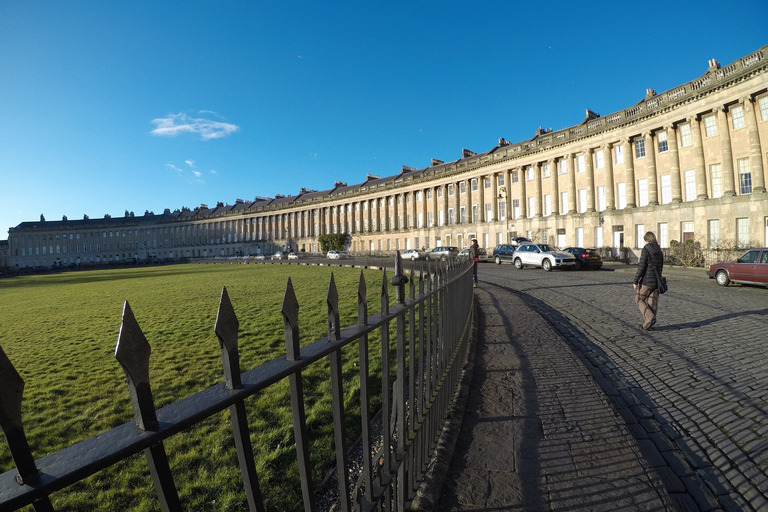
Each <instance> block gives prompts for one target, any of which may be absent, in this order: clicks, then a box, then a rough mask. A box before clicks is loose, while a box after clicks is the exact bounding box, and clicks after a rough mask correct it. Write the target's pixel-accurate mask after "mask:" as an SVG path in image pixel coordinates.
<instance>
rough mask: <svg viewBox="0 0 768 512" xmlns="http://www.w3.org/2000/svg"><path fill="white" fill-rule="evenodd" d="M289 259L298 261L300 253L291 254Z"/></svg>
mask: <svg viewBox="0 0 768 512" xmlns="http://www.w3.org/2000/svg"><path fill="white" fill-rule="evenodd" d="M288 259H289V260H297V259H299V253H297V252H289V253H288Z"/></svg>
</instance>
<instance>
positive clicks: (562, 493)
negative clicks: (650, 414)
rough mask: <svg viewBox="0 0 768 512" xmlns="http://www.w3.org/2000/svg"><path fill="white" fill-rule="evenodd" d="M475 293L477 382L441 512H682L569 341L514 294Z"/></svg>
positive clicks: (491, 289) (499, 290)
mask: <svg viewBox="0 0 768 512" xmlns="http://www.w3.org/2000/svg"><path fill="white" fill-rule="evenodd" d="M475 293H476V305H477V306H478V322H477V323H478V328H477V334H476V339H475V343H476V348H475V351H476V355H475V358H474V362H475V364H474V371H473V375H472V377H473V378H472V384H471V386H470V387H469V391H468V395H467V402H466V409H465V411H464V416H463V420H461V419H460V418H457V419H458V421H460V422H461V428H460V430H459V434H458V439H457V441H456V448H455V451H454V452H453V457H452V458H451V461H450V465H449V467H448V470H447V475H446V478H445V485H444V486H443V487H442V492H441V493H440V502H439V503H438V505H437V507H435V508H434V510H437V511H441V512H445V511H454V510H475V511H487V512H490V511H498V510H519V511H525V512H535V511H554V510H559V511H566V510H569V511H570V510H588V511H605V512H614V511H640V510H642V511H648V510H653V511H665V510H670V511H672V510H675V506H674V502H672V501H671V499H670V497H669V496H668V494H667V492H666V491H665V489H664V487H663V484H662V481H661V479H660V478H659V476H658V474H657V473H656V472H655V471H654V470H653V469H652V468H651V466H650V463H649V462H648V461H647V460H646V459H645V458H644V457H643V456H642V455H641V453H640V450H639V447H638V445H637V443H636V442H635V441H634V439H633V438H632V434H631V433H630V431H629V429H628V428H627V426H626V424H625V422H624V420H623V419H622V418H621V416H619V415H618V414H617V413H616V411H615V410H614V409H613V408H612V406H611V403H610V402H609V401H608V399H607V398H606V395H605V394H604V393H603V392H602V391H601V390H600V388H599V387H598V386H597V384H596V382H595V379H594V378H593V377H592V376H591V375H590V374H589V372H588V371H587V369H586V368H585V366H584V365H583V364H582V363H581V362H580V361H579V359H578V357H577V355H576V353H575V352H574V351H573V350H572V349H571V348H570V347H569V346H568V343H567V341H566V340H565V339H564V338H563V337H562V336H561V335H559V334H558V333H557V332H556V330H555V329H554V327H553V326H552V325H550V324H549V323H548V322H547V321H546V320H544V319H543V318H542V317H541V315H539V314H538V313H537V312H536V311H534V309H533V308H531V307H529V306H527V305H526V304H525V302H524V299H523V298H521V297H520V296H518V295H517V294H515V293H514V292H512V291H510V290H507V289H504V288H500V287H491V286H487V285H483V286H481V287H480V288H478V289H476V290H475ZM454 421H455V420H454Z"/></svg>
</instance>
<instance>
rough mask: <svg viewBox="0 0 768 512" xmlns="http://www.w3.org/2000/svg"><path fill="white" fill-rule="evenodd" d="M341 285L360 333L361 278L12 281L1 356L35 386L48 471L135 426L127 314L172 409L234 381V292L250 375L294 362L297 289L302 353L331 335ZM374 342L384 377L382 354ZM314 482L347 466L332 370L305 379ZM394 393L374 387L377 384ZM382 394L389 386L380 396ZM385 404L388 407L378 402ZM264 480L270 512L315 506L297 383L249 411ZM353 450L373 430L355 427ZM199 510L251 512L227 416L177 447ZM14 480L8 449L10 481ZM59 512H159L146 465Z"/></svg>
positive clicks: (178, 273) (65, 277) (352, 370)
mask: <svg viewBox="0 0 768 512" xmlns="http://www.w3.org/2000/svg"><path fill="white" fill-rule="evenodd" d="M331 272H333V273H334V277H335V280H336V285H337V288H338V292H339V298H340V311H341V325H342V326H347V325H350V324H352V323H354V322H355V321H356V315H357V305H356V304H357V286H358V279H359V276H360V270H357V269H346V268H340V267H334V268H329V267H308V266H296V265H194V264H189V265H177V266H165V267H149V268H131V269H110V270H93V271H86V272H69V273H61V274H50V275H40V276H23V277H18V278H15V279H4V280H1V281H0V346H2V348H3V350H4V351H5V353H6V354H7V355H8V357H9V358H10V360H11V362H12V363H13V364H14V365H15V367H16V369H17V370H18V372H19V373H20V374H21V376H22V378H23V379H24V381H25V394H24V397H25V398H24V403H23V418H24V424H25V429H26V433H27V436H28V438H29V441H30V445H31V446H32V450H33V454H34V456H35V457H36V458H39V457H42V456H43V455H46V454H49V453H52V452H55V451H57V450H60V449H61V448H64V447H66V446H69V445H71V444H73V443H75V442H77V441H81V440H83V439H87V438H89V437H91V436H94V435H96V434H98V433H100V432H103V431H105V430H108V429H110V428H112V427H115V426H117V425H120V424H122V423H125V422H129V421H132V420H133V412H132V409H131V405H130V399H129V395H128V392H127V386H126V382H125V376H124V373H123V370H122V368H121V367H120V365H119V363H117V361H116V360H115V358H114V349H115V343H116V341H117V335H118V329H119V327H120V322H121V313H122V307H123V301H126V300H127V301H128V302H129V303H130V305H131V308H132V309H133V312H134V315H135V317H136V319H137V321H138V323H139V325H140V326H141V328H142V330H143V332H144V334H145V335H146V337H147V340H148V341H149V343H150V345H151V346H152V356H151V359H150V378H151V384H152V392H153V395H154V398H155V403H156V406H157V407H158V408H160V407H163V406H165V405H168V404H170V403H173V402H175V401H177V400H179V399H180V398H183V397H185V396H188V395H191V394H193V393H195V392H198V391H200V390H203V389H205V388H207V387H209V386H211V385H213V384H216V383H219V382H221V381H223V374H222V365H221V359H220V350H219V344H218V340H217V338H216V335H215V333H214V324H215V320H216V313H217V310H218V304H219V298H220V295H221V290H222V287H223V286H226V288H227V291H228V293H229V297H230V300H231V302H232V305H233V307H234V309H235V313H236V314H237V317H238V319H239V321H240V337H239V345H240V362H241V368H242V369H243V370H248V369H250V368H253V367H255V366H257V365H259V364H261V363H263V362H265V361H268V360H271V359H273V358H275V357H278V356H280V355H284V354H285V340H284V336H285V333H284V328H283V320H282V315H281V313H280V307H281V304H282V300H283V294H284V292H285V286H286V283H287V280H288V277H289V276H290V278H291V280H292V282H293V285H294V289H295V292H296V296H297V299H298V301H299V306H300V310H299V313H300V333H301V344H302V345H305V344H308V343H311V342H312V341H314V340H315V339H317V338H320V337H322V336H324V335H325V334H326V329H327V328H326V302H325V298H326V293H327V290H328V282H329V279H330V274H331ZM364 275H365V279H366V283H367V287H368V299H369V307H370V314H373V313H375V312H377V311H378V309H379V293H380V290H381V278H382V277H381V276H382V273H381V272H380V271H364ZM377 341H378V337H377V339H376V340H372V341H371V349H370V351H371V366H372V369H371V371H372V373H373V372H377V373H378V372H379V371H380V366H379V358H378V357H376V354H378V353H380V346H379V345H377ZM356 356H357V345H356V344H353V346H351V347H349V349H348V350H347V354H346V357H345V364H344V376H345V379H346V380H347V382H348V385H347V386H346V387H345V390H346V398H347V402H348V404H347V405H348V413H349V414H350V415H354V414H358V415H359V407H358V403H357V400H358V397H359V394H358V393H359V382H358V380H357V367H356V366H355V365H354V364H353V363H354V361H355V360H356ZM304 379H305V386H304V389H305V393H306V403H307V404H308V409H307V421H308V424H309V431H310V442H311V448H310V451H311V455H312V463H313V467H314V474H313V482H314V484H317V483H319V481H320V479H321V478H322V476H323V474H324V473H325V470H326V469H327V468H328V467H329V465H331V464H333V451H332V450H333V441H332V439H333V424H332V413H331V404H330V381H329V377H328V364H327V361H323V362H322V363H318V364H315V365H313V366H311V367H310V368H309V369H308V370H307V371H306V372H305V373H304ZM377 381H378V382H380V380H379V379H374V381H373V382H374V384H375V383H376V382H377ZM375 390H376V392H377V393H378V392H379V391H378V387H377V388H375ZM372 398H373V400H374V401H375V402H378V397H375V396H374V397H372ZM247 409H248V416H249V420H250V426H251V439H252V442H253V445H254V450H255V452H256V459H257V470H258V472H259V479H260V483H261V487H262V490H263V492H264V494H265V498H266V502H267V508H268V510H294V509H297V508H300V507H301V494H300V487H299V482H298V479H297V466H296V463H295V448H294V441H293V428H292V424H291V416H290V406H289V394H288V384H287V381H283V382H280V383H279V384H277V385H275V386H272V387H271V388H270V389H269V390H267V391H265V392H263V393H261V394H258V395H256V396H255V397H253V398H252V399H250V400H248V402H247ZM348 425H349V432H348V441H349V442H352V441H354V439H355V438H356V437H357V435H359V426H356V425H354V422H348ZM165 446H166V450H167V452H168V454H169V458H170V461H171V468H172V470H173V472H174V476H175V480H176V483H177V487H178V489H179V494H180V496H181V499H182V503H183V505H184V507H185V508H186V509H187V510H195V511H198V510H247V504H246V501H245V497H244V495H243V492H242V481H241V477H240V472H239V468H238V466H237V455H236V453H235V448H234V440H233V438H232V434H231V428H230V424H229V415H228V413H227V412H223V413H221V414H218V415H216V416H214V417H212V418H210V419H209V420H208V421H205V422H203V423H201V424H199V425H197V426H196V427H195V428H193V429H191V430H190V431H189V432H185V433H183V434H181V435H177V436H174V437H173V438H171V439H169V440H167V441H166V442H165ZM12 467H13V462H12V460H11V457H10V452H9V451H8V448H7V446H6V444H5V443H4V442H2V443H0V472H4V471H8V470H9V469H11V468H12ZM52 500H53V503H54V507H56V508H57V510H77V511H91V510H138V511H144V510H146V511H150V510H158V509H159V505H158V503H157V498H156V495H155V492H154V489H153V487H152V483H151V478H150V476H149V472H148V470H147V467H146V464H145V461H144V459H143V457H142V456H134V457H133V458H131V459H129V460H127V461H125V462H123V463H120V464H118V465H116V466H113V467H112V468H109V469H107V470H104V471H102V472H100V473H99V474H97V475H94V476H93V477H91V478H89V479H88V480H86V481H84V482H81V483H80V484H77V485H75V486H73V487H71V488H69V489H68V490H65V491H61V492H58V493H56V494H54V495H52Z"/></svg>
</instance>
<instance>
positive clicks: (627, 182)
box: [622, 139, 637, 208]
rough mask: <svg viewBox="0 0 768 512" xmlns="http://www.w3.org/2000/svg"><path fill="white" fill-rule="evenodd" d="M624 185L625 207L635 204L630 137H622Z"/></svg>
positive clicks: (632, 153) (633, 153) (633, 155)
mask: <svg viewBox="0 0 768 512" xmlns="http://www.w3.org/2000/svg"><path fill="white" fill-rule="evenodd" d="M622 146H623V148H624V187H625V190H626V194H627V208H634V207H635V206H637V203H636V202H635V152H634V148H633V147H632V140H631V139H624V141H623V142H622Z"/></svg>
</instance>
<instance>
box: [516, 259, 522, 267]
mask: <svg viewBox="0 0 768 512" xmlns="http://www.w3.org/2000/svg"><path fill="white" fill-rule="evenodd" d="M515 268H523V262H522V261H520V258H515Z"/></svg>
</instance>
